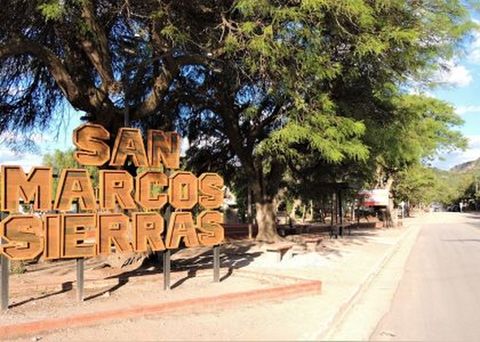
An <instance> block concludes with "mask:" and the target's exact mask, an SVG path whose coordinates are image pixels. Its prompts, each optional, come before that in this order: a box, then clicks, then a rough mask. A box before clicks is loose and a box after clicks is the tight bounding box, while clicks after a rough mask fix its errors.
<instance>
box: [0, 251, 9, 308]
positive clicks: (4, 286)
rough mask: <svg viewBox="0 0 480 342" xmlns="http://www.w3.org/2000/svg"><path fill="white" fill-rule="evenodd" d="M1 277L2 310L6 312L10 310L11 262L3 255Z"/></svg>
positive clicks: (0, 260) (0, 268) (0, 258)
mask: <svg viewBox="0 0 480 342" xmlns="http://www.w3.org/2000/svg"><path fill="white" fill-rule="evenodd" d="M0 262H1V266H0V273H1V275H0V277H1V284H0V287H1V292H2V294H1V297H2V299H1V309H2V311H5V310H7V309H8V292H9V291H8V285H9V284H8V277H9V263H10V262H9V260H8V258H7V257H6V256H4V255H1V256H0Z"/></svg>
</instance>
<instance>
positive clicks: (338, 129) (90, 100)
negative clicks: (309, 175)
mask: <svg viewBox="0 0 480 342" xmlns="http://www.w3.org/2000/svg"><path fill="white" fill-rule="evenodd" d="M1 5H2V13H1V14H0V19H1V21H0V61H1V64H0V75H1V78H0V111H1V112H2V114H3V115H2V116H1V118H0V130H2V131H4V130H9V129H16V130H26V131H28V130H31V129H33V128H42V127H45V126H47V125H49V124H50V123H51V120H52V118H53V117H54V114H55V113H56V112H57V110H58V109H59V107H60V106H61V105H62V104H64V103H65V101H68V102H69V103H70V104H71V105H72V106H73V107H74V108H76V109H78V110H80V111H83V112H85V113H87V115H86V118H87V119H88V120H90V121H93V122H98V123H101V124H103V125H104V126H105V127H107V128H108V129H109V130H110V131H111V132H112V133H115V131H116V129H117V128H118V127H120V126H122V125H123V122H124V118H128V119H129V120H127V121H130V122H132V123H133V124H135V125H142V124H143V125H155V126H157V127H162V128H165V129H180V130H182V131H183V132H184V133H185V134H186V135H188V136H189V138H190V142H191V144H192V152H193V151H195V152H196V154H197V157H196V158H190V161H191V162H192V163H193V161H195V163H197V164H196V165H197V167H199V168H201V167H204V168H212V167H213V166H215V165H218V166H219V167H222V168H223V169H224V170H225V173H226V174H227V171H229V170H232V168H234V169H236V170H237V172H241V173H242V174H243V175H244V178H243V179H245V180H246V181H247V182H248V183H249V187H250V188H251V190H252V192H253V199H254V201H255V203H256V209H257V222H258V224H259V228H260V232H259V236H258V238H259V239H263V240H273V239H275V236H276V233H275V221H274V208H273V198H274V195H275V194H276V192H277V191H278V188H279V185H280V181H281V180H282V176H283V174H284V171H285V169H286V168H287V167H289V166H291V165H294V166H295V165H299V164H301V162H302V160H303V159H304V158H306V157H308V158H311V159H317V160H320V161H321V162H323V163H325V162H327V163H340V162H342V161H345V160H366V159H367V156H368V145H367V142H368V139H364V140H362V135H363V134H364V133H365V132H367V135H368V130H369V129H370V128H369V126H368V125H365V123H369V122H370V121H371V122H373V123H374V125H372V127H375V129H377V128H378V129H380V130H382V129H383V128H385V127H388V124H389V122H390V121H389V118H390V107H389V103H391V102H392V101H393V100H392V101H389V99H390V98H392V97H393V96H394V95H396V93H397V92H398V91H401V89H405V87H406V85H407V81H410V80H415V81H419V80H424V77H425V73H426V72H428V71H430V70H431V69H432V68H434V67H435V66H436V65H438V63H439V61H441V60H442V59H448V58H450V57H451V56H452V54H453V53H454V51H455V49H456V48H457V47H458V44H459V43H460V42H461V39H462V38H463V37H464V36H465V34H466V33H467V32H468V30H469V29H470V28H471V27H472V24H471V22H470V19H469V16H468V10H467V7H466V5H465V2H463V1H441V0H431V1H391V0H378V1H367V0H356V1H337V0H303V1H286V0H284V1H274V0H230V1H220V0H210V1H195V0H193V1H191V0H188V1H187V0H175V1H163V0H144V1H137V0H133V1H132V0H129V1H113V0H112V1H108V0H97V1H94V0H30V1H20V0H11V1H5V0H2V1H1ZM400 115H401V114H400ZM382 124H383V126H382ZM372 134H374V133H372ZM190 155H192V154H190ZM205 156H207V158H205ZM217 157H218V158H217ZM212 158H217V159H215V160H214V161H210V162H206V160H212ZM220 162H221V164H220ZM215 163H218V164H215ZM225 165H226V166H225Z"/></svg>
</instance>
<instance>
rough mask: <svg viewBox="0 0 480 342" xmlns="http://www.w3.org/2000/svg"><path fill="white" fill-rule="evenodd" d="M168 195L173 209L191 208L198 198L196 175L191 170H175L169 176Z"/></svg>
mask: <svg viewBox="0 0 480 342" xmlns="http://www.w3.org/2000/svg"><path fill="white" fill-rule="evenodd" d="M168 196H169V198H170V204H171V205H172V206H173V207H174V208H175V209H192V208H193V207H194V206H195V204H197V200H198V182H197V177H195V176H194V175H193V173H191V172H186V171H177V172H175V173H174V174H173V175H172V176H171V177H170V185H169V187H168Z"/></svg>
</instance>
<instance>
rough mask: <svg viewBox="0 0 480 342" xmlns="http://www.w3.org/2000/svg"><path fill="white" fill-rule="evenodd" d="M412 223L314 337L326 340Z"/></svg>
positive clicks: (394, 250) (396, 248) (366, 287)
mask: <svg viewBox="0 0 480 342" xmlns="http://www.w3.org/2000/svg"><path fill="white" fill-rule="evenodd" d="M413 225H415V224H412V225H408V226H404V227H403V228H404V229H406V231H405V232H403V233H402V235H401V236H400V237H399V239H398V240H397V242H396V243H395V244H394V245H393V246H391V247H390V248H389V249H388V250H387V251H386V252H385V254H384V255H383V256H382V258H381V259H380V261H379V262H378V263H377V264H375V266H374V267H373V268H372V270H371V271H370V272H369V273H368V274H367V275H366V277H365V278H364V279H363V280H362V281H361V282H360V283H359V285H358V287H357V289H356V290H355V293H354V294H353V295H352V296H351V297H350V298H348V299H347V300H346V301H345V302H344V303H343V304H342V305H341V306H340V307H339V309H338V311H337V312H336V313H335V314H334V315H333V317H332V318H331V320H330V321H329V322H327V324H326V326H325V328H324V329H323V330H321V331H320V332H319V333H317V334H316V339H319V340H326V339H327V338H328V336H329V335H330V334H331V333H332V332H333V331H334V329H335V328H336V327H337V325H338V324H340V323H341V322H342V320H343V319H344V318H345V317H346V315H347V314H348V312H349V311H350V309H351V308H352V306H353V304H354V303H355V301H356V300H357V299H358V298H360V296H361V295H362V294H363V293H364V292H365V291H366V290H367V289H368V287H369V286H370V284H371V283H372V281H373V279H374V278H375V277H376V276H377V275H378V274H379V272H380V271H381V270H382V269H383V267H384V266H385V265H386V264H387V263H388V261H389V260H390V259H391V258H392V257H393V255H394V254H395V253H396V252H397V251H398V250H399V249H400V247H401V246H402V244H403V242H404V241H405V240H406V238H407V236H408V235H409V234H413V233H412V232H414V231H413V229H412V228H411V227H412V226H413Z"/></svg>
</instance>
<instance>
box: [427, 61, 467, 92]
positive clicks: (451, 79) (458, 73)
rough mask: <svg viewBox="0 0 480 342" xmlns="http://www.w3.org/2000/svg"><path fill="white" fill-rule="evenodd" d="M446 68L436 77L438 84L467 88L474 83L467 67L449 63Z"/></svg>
mask: <svg viewBox="0 0 480 342" xmlns="http://www.w3.org/2000/svg"><path fill="white" fill-rule="evenodd" d="M445 67H446V68H445V69H444V70H440V71H439V72H438V73H437V75H436V77H435V78H436V81H437V82H438V83H441V84H445V85H451V86H455V87H466V86H468V85H470V83H472V81H473V76H472V74H471V73H470V70H468V69H467V68H466V67H465V66H463V65H460V64H455V63H454V62H452V61H448V62H446V63H445Z"/></svg>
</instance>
